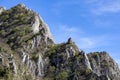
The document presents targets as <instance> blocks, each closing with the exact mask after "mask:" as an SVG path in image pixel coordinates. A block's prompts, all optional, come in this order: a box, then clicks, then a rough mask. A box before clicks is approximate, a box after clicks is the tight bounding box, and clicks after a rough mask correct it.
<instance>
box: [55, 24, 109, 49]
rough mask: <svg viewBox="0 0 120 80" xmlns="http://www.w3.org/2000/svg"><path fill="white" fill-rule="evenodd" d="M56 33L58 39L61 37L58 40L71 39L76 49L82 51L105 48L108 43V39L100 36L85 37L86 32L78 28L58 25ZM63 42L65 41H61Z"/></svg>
mask: <svg viewBox="0 0 120 80" xmlns="http://www.w3.org/2000/svg"><path fill="white" fill-rule="evenodd" d="M57 33H60V34H59V37H60V36H62V38H59V37H58V36H57V37H58V38H59V40H60V39H62V40H63V39H66V38H67V39H68V38H69V37H72V38H73V40H74V41H75V42H76V44H77V45H78V47H79V48H80V49H83V50H90V49H94V48H96V47H101V46H106V45H108V44H109V43H108V42H107V39H108V37H107V36H104V35H100V36H98V35H97V36H90V35H88V36H86V34H87V33H86V32H85V31H84V30H82V29H81V28H80V27H71V26H68V25H59V27H58V31H57ZM63 41H65V40H63Z"/></svg>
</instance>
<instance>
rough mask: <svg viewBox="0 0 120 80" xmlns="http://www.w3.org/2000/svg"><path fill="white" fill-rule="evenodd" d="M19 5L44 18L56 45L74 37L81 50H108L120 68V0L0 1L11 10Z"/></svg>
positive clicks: (0, 4) (0, 3) (1, 4)
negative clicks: (21, 4) (23, 5)
mask: <svg viewBox="0 0 120 80" xmlns="http://www.w3.org/2000/svg"><path fill="white" fill-rule="evenodd" d="M18 3H24V4H25V5H26V6H27V7H28V8H30V9H33V10H34V11H35V12H37V13H38V14H39V15H40V16H41V17H42V18H43V20H44V21H45V22H46V23H47V24H48V25H49V27H50V30H51V32H52V34H53V37H54V39H55V42H56V43H61V42H66V41H67V39H68V38H69V37H72V38H73V40H74V41H75V42H76V44H77V45H78V47H79V48H80V49H82V50H85V51H86V52H87V53H88V52H93V51H107V52H108V53H109V54H110V56H112V58H114V59H115V60H116V61H117V62H118V63H119V65H120V54H119V53H120V51H119V50H120V37H119V35H120V22H119V21H120V0H47V1H45V0H36V1H35V0H0V6H5V7H6V8H7V9H9V8H10V7H13V6H15V5H17V4H18Z"/></svg>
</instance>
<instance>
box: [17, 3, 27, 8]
mask: <svg viewBox="0 0 120 80" xmlns="http://www.w3.org/2000/svg"><path fill="white" fill-rule="evenodd" d="M17 6H20V7H26V6H25V4H23V3H20V4H18V5H17Z"/></svg>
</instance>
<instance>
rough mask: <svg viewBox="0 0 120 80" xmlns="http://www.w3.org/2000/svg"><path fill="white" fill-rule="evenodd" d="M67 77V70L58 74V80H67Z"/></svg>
mask: <svg viewBox="0 0 120 80" xmlns="http://www.w3.org/2000/svg"><path fill="white" fill-rule="evenodd" d="M67 78H68V72H66V71H62V72H60V73H59V74H58V75H57V76H56V79H57V80H67Z"/></svg>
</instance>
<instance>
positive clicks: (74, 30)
mask: <svg viewBox="0 0 120 80" xmlns="http://www.w3.org/2000/svg"><path fill="white" fill-rule="evenodd" d="M59 29H60V30H62V31H64V32H67V33H84V31H83V30H81V29H80V28H79V29H78V28H77V27H71V26H68V25H59Z"/></svg>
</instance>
